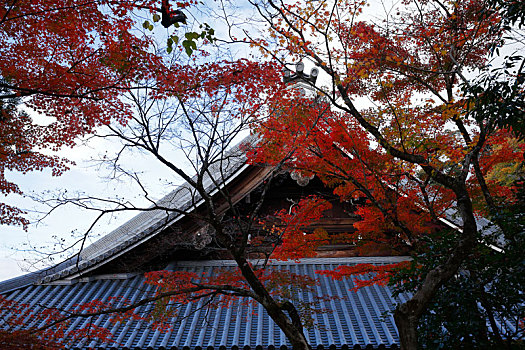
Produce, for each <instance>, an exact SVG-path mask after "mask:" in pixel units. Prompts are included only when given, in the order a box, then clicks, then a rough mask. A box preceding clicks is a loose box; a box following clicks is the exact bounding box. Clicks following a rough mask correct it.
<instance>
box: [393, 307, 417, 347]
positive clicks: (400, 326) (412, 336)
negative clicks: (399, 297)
mask: <svg viewBox="0 0 525 350" xmlns="http://www.w3.org/2000/svg"><path fill="white" fill-rule="evenodd" d="M409 303H410V301H408V302H407V303H405V304H401V305H400V306H399V307H398V308H397V309H396V311H395V312H394V320H395V322H396V326H397V331H398V332H399V341H400V343H401V349H402V350H416V349H417V325H418V322H419V318H418V317H416V316H415V315H414V313H413V311H414V310H411V308H410V304H409Z"/></svg>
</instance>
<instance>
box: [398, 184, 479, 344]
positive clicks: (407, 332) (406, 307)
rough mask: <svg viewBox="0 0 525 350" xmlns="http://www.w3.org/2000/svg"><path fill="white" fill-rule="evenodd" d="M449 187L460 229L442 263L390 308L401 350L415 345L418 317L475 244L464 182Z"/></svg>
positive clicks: (474, 233)
mask: <svg viewBox="0 0 525 350" xmlns="http://www.w3.org/2000/svg"><path fill="white" fill-rule="evenodd" d="M452 189H453V191H454V192H455V194H456V198H457V206H458V210H459V212H460V213H461V217H462V219H463V232H462V233H461V238H460V239H459V241H458V242H457V245H456V247H455V248H454V249H453V250H452V251H451V252H450V255H449V257H448V258H447V259H446V260H445V261H444V263H443V264H441V265H438V266H436V267H435V268H433V269H432V270H430V271H429V272H428V273H427V275H426V276H425V278H424V280H423V283H422V284H421V287H420V288H419V289H418V290H417V291H416V293H415V294H414V296H413V297H412V298H411V299H410V300H409V301H407V302H406V303H404V304H401V305H399V306H398V308H397V309H396V311H395V312H394V320H395V322H396V326H397V329H398V332H399V340H400V342H401V349H402V350H416V349H417V346H418V342H417V325H418V322H419V318H420V317H421V315H422V314H423V313H424V312H425V310H426V307H427V305H428V303H429V302H430V300H432V298H433V297H434V295H435V294H436V292H437V290H438V289H439V288H440V287H441V286H442V285H443V283H445V282H446V281H448V280H449V279H450V278H451V277H452V276H454V274H456V273H457V272H458V270H459V268H460V266H461V264H462V262H463V261H464V260H465V259H467V258H468V256H469V254H470V252H471V251H472V248H473V247H474V246H475V244H476V234H477V226H476V220H475V218H474V212H473V209H472V202H471V200H470V197H469V195H468V191H467V188H466V186H465V184H464V183H459V184H458V185H457V186H455V187H453V188H452Z"/></svg>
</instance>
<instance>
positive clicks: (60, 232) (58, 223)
mask: <svg viewBox="0 0 525 350" xmlns="http://www.w3.org/2000/svg"><path fill="white" fill-rule="evenodd" d="M117 148H118V145H117V144H114V143H112V142H110V141H106V140H100V139H95V140H91V141H88V142H86V143H85V144H83V145H81V146H77V147H75V148H72V149H64V150H62V151H61V152H59V154H60V155H62V156H65V157H66V158H68V159H70V160H73V161H74V162H75V163H76V165H74V166H72V167H71V169H70V170H69V171H67V172H66V173H64V174H63V175H62V176H60V177H54V176H51V173H50V171H48V170H44V171H41V172H30V173H27V174H19V173H15V172H11V173H8V174H7V178H8V179H9V180H12V181H14V182H15V183H17V184H18V185H19V186H20V187H21V189H22V190H23V192H24V193H26V194H27V195H28V196H33V195H37V196H44V197H45V198H52V197H53V196H54V195H56V194H57V193H63V194H64V193H65V194H67V195H68V196H75V195H76V194H77V193H85V194H89V195H92V196H99V197H103V198H106V197H115V196H118V197H121V198H124V199H126V200H130V201H133V202H135V203H140V204H143V205H147V204H146V203H145V201H144V199H143V198H142V196H141V195H140V194H141V191H140V189H139V188H138V186H137V185H136V184H134V183H132V182H130V181H128V180H121V181H115V180H113V181H109V180H107V179H106V178H105V176H106V175H107V174H108V172H107V170H105V169H104V168H100V167H97V166H96V165H95V163H94V161H93V160H94V159H97V158H98V157H99V156H101V155H102V154H103V153H104V152H106V151H108V150H109V151H111V150H112V151H115V150H116V149H117ZM125 164H128V165H129V166H130V167H131V168H133V169H134V170H135V171H137V172H142V173H143V178H144V179H145V181H146V182H147V184H148V190H149V191H150V193H151V194H152V197H153V198H160V197H162V196H163V194H165V191H170V190H171V188H170V189H167V188H166V185H165V184H166V181H167V180H166V179H170V178H172V176H171V174H170V172H169V171H168V170H167V169H163V167H162V166H160V165H159V164H158V163H156V162H154V161H153V160H152V159H149V158H147V157H146V156H144V155H141V154H136V155H134V157H133V159H128V160H127V161H125ZM161 178H162V179H163V180H160V179H161ZM172 180H173V179H172ZM6 201H7V202H8V203H10V204H14V205H18V206H19V207H21V208H24V209H26V210H27V211H28V212H29V218H30V219H31V221H32V224H31V225H30V226H29V228H28V230H27V231H24V230H22V229H21V228H17V227H10V226H1V227H0V229H1V235H2V239H1V243H0V280H5V279H9V278H12V277H16V276H18V275H21V274H24V273H26V272H27V271H33V270H34V269H35V268H36V267H38V268H41V267H44V266H49V264H54V263H58V262H60V261H61V260H63V258H65V257H66V256H65V255H64V254H57V255H54V256H53V260H49V259H45V260H44V261H41V259H42V257H45V256H47V255H48V254H49V253H51V254H53V253H57V252H59V251H61V250H62V248H63V247H65V246H68V245H69V244H71V243H72V242H74V241H75V240H76V239H78V237H80V236H81V235H82V234H83V233H84V232H85V231H86V230H87V228H88V227H89V226H90V225H91V223H92V222H93V221H94V220H95V218H96V213H95V212H90V211H87V210H85V209H80V208H76V207H74V206H72V205H69V206H67V207H61V208H58V209H56V210H54V211H52V212H51V213H49V215H47V216H46V215H45V214H46V213H47V212H48V211H50V209H51V208H50V207H48V206H45V205H42V204H40V203H37V202H34V201H33V200H31V199H29V198H21V197H20V196H17V195H10V196H8V197H7V198H6ZM135 214H136V213H135ZM133 215H134V214H131V213H126V214H121V215H119V216H114V217H108V218H107V219H105V220H103V221H102V222H101V223H100V224H99V225H98V226H96V227H95V228H94V230H93V233H92V234H90V236H89V237H90V238H89V241H90V242H93V241H94V240H96V239H97V238H98V237H100V236H101V235H103V234H106V233H109V232H110V231H111V230H113V229H115V228H116V227H118V226H120V225H121V224H123V223H124V222H125V221H126V220H127V219H129V218H131V217H132V216H133ZM44 216H45V218H44V219H42V218H43V217H44ZM40 219H42V220H41V221H40ZM70 253H71V252H69V254H70Z"/></svg>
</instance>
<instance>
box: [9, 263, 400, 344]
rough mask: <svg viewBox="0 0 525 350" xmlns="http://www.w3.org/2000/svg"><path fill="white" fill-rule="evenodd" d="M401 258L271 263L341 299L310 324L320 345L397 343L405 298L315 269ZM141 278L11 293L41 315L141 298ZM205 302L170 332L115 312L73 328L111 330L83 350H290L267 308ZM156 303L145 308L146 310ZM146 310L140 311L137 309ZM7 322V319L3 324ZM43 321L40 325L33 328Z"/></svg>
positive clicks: (203, 266)
mask: <svg viewBox="0 0 525 350" xmlns="http://www.w3.org/2000/svg"><path fill="white" fill-rule="evenodd" d="M403 259H404V258H402V257H388V258H384V257H381V258H373V257H367V258H338V259H304V260H302V261H301V262H300V263H294V262H278V263H274V264H272V268H276V269H280V270H288V271H290V272H293V273H297V274H303V275H308V276H311V277H316V278H318V279H319V282H320V283H319V285H318V286H316V287H315V289H314V291H313V292H312V291H304V290H303V291H300V292H299V293H300V294H299V297H298V298H299V299H301V298H302V300H304V301H313V300H315V299H314V297H315V295H319V296H324V297H335V298H334V299H328V301H321V302H320V305H319V306H320V307H321V308H325V309H327V310H329V312H326V313H319V314H314V316H313V317H314V324H315V326H314V327H312V328H309V329H305V335H306V337H307V339H308V341H309V342H310V345H311V346H312V347H314V348H322V347H324V348H329V347H332V348H333V347H334V346H335V347H336V348H337V349H341V348H344V349H345V348H347V347H349V348H350V349H353V348H359V347H362V348H365V347H367V346H368V347H373V348H378V347H379V348H385V347H386V348H392V347H394V348H396V346H397V345H396V344H398V342H399V340H398V333H397V329H396V327H395V324H394V320H393V318H392V316H391V315H390V314H389V313H388V311H389V310H392V309H393V307H394V306H395V304H396V303H399V302H404V301H405V300H406V298H407V295H400V296H399V297H398V298H393V297H392V291H391V290H390V288H389V287H386V286H372V287H364V288H362V289H360V290H359V291H357V292H353V291H350V289H351V288H352V287H353V280H352V279H345V280H341V281H334V280H332V279H331V278H330V277H326V276H319V275H316V274H315V271H316V270H329V269H334V268H335V267H336V266H339V265H341V264H346V265H353V264H357V263H373V264H385V263H391V262H395V261H400V260H403ZM224 266H233V263H232V261H225V260H221V261H206V262H177V263H176V264H172V265H171V266H169V267H168V269H170V270H174V271H179V270H180V271H189V272H195V273H198V274H199V273H202V272H207V273H208V274H210V273H213V272H214V271H216V270H217V269H219V268H221V267H224ZM143 282H144V277H143V276H142V275H135V276H130V275H114V276H107V275H106V276H100V278H99V279H92V280H90V281H83V280H78V281H71V283H70V284H62V285H57V284H55V285H32V286H27V287H24V288H20V289H18V290H16V291H14V292H11V293H9V294H8V298H9V299H11V300H14V301H16V302H20V303H26V304H30V305H31V308H32V309H34V311H35V312H39V310H42V308H44V307H47V308H50V307H53V308H59V309H68V308H71V307H73V305H75V304H80V303H85V302H87V301H91V300H105V299H107V298H110V297H112V296H113V297H117V296H121V297H125V298H126V299H128V300H130V301H137V300H140V299H141V298H143V297H144V296H145V295H147V294H148V292H149V287H148V286H146V285H144V284H143ZM204 303H205V300H203V299H201V300H200V301H198V302H194V303H190V304H185V305H182V306H181V309H180V311H179V313H178V316H177V318H175V319H172V322H173V325H174V327H173V328H172V329H170V330H169V331H166V332H161V331H156V330H151V329H150V328H149V327H148V325H149V324H148V323H147V321H136V320H134V321H128V322H118V323H111V322H110V321H109V318H110V316H107V315H104V316H99V317H97V318H94V319H92V320H89V319H83V318H79V319H74V320H73V321H72V322H71V325H70V327H77V328H76V329H78V328H82V327H83V326H85V324H87V322H90V321H91V322H93V323H94V324H96V325H99V326H104V327H109V329H110V330H111V333H112V334H113V335H114V338H113V339H114V341H115V343H107V344H101V343H97V342H96V341H89V340H84V341H81V342H80V343H78V344H76V345H75V346H77V347H78V348H103V349H109V348H115V349H123V348H127V349H136V348H139V349H170V348H177V349H184V348H185V349H191V350H193V349H198V348H199V347H201V348H202V349H211V348H210V347H212V348H214V349H222V350H224V349H235V347H238V348H239V349H247V347H249V348H250V349H261V347H262V349H268V348H270V349H273V348H274V347H275V348H276V349H279V348H282V347H283V346H285V347H288V348H290V344H289V343H288V342H287V340H286V338H285V336H284V333H283V332H282V331H281V330H280V329H279V328H278V327H277V326H276V325H275V324H274V323H273V321H272V320H271V319H270V318H269V317H268V315H267V314H266V312H265V311H264V310H263V308H262V306H260V305H258V304H256V305H253V304H252V303H242V302H235V303H234V304H233V305H232V306H231V307H228V308H202V306H203V305H204ZM147 307H151V306H144V308H147ZM138 311H140V310H138ZM0 322H1V321H0ZM33 326H37V325H33Z"/></svg>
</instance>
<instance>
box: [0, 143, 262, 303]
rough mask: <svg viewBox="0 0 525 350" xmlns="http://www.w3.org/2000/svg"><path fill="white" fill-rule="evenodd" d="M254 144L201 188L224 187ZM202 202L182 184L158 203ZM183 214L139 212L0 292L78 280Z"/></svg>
mask: <svg viewBox="0 0 525 350" xmlns="http://www.w3.org/2000/svg"><path fill="white" fill-rule="evenodd" d="M254 142H256V136H253V135H250V136H248V137H246V138H245V139H244V140H242V141H241V142H239V143H238V144H237V145H235V146H234V147H232V148H231V149H230V150H228V151H227V152H226V154H225V155H224V157H221V158H220V159H219V160H218V161H217V162H215V163H213V164H211V165H210V168H209V172H208V173H207V174H206V175H205V176H204V181H203V184H204V187H205V189H206V191H207V192H208V193H210V194H214V193H215V192H216V191H217V189H218V188H219V187H222V186H225V185H227V184H228V183H229V182H230V181H232V180H233V179H234V178H235V177H236V176H237V175H239V174H240V173H241V172H242V171H243V170H244V169H246V168H247V167H248V165H246V153H245V149H244V147H243V146H244V145H249V144H253V143H254ZM201 203H202V198H201V196H200V195H199V194H198V193H197V191H196V190H195V189H194V188H193V187H191V186H190V185H189V184H187V183H185V184H183V185H181V186H179V187H177V188H176V189H175V190H173V191H171V192H170V193H169V194H167V195H166V196H164V197H163V198H161V199H160V200H159V201H158V202H157V206H158V207H163V208H168V209H169V208H173V209H178V210H180V211H188V212H189V211H192V210H194V209H195V208H197V207H198V206H199V205H200V204H201ZM182 216H183V215H182V214H180V213H176V212H173V211H167V210H162V209H156V210H148V211H144V212H141V213H140V214H138V215H137V216H135V217H133V218H132V219H131V220H129V221H127V222H126V223H124V224H123V225H121V226H119V227H118V228H116V229H115V230H113V231H111V232H110V233H108V234H107V235H105V236H103V237H102V238H100V239H99V240H97V241H96V242H94V243H92V244H90V245H88V246H87V247H85V248H84V249H83V250H82V251H81V252H80V253H79V254H77V255H75V256H73V257H71V258H69V259H67V260H65V261H64V262H62V263H60V264H58V265H56V266H53V267H51V268H46V269H42V270H40V271H36V272H32V273H29V274H26V275H23V276H19V277H16V278H13V279H9V280H7V281H3V282H0V293H4V292H7V291H10V290H14V289H17V288H20V287H23V286H27V285H29V284H33V283H48V282H51V281H54V280H58V279H63V278H71V277H78V275H79V274H81V273H83V272H87V271H89V270H92V269H94V268H96V267H98V266H100V265H102V264H106V263H108V262H110V261H111V260H113V259H114V258H116V257H118V256H120V255H121V254H123V253H124V252H126V251H128V250H130V249H132V248H133V247H136V246H138V245H140V244H141V243H142V242H145V241H147V240H149V239H151V238H152V237H154V236H155V235H157V234H158V233H160V232H161V231H162V229H163V228H165V227H167V226H169V225H171V224H173V223H175V222H176V221H177V220H179V219H180V218H181V217H182Z"/></svg>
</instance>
